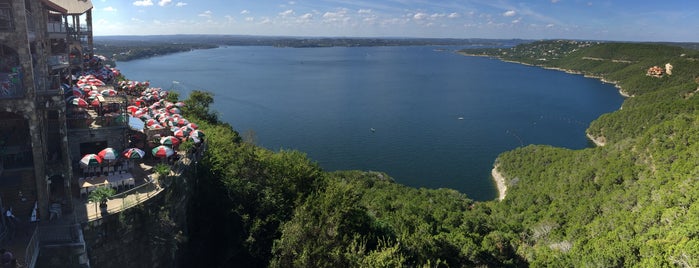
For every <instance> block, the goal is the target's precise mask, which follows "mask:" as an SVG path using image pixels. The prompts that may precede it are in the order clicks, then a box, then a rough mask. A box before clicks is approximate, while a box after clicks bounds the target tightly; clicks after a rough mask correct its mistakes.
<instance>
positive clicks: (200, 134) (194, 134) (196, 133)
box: [189, 129, 206, 138]
mask: <svg viewBox="0 0 699 268" xmlns="http://www.w3.org/2000/svg"><path fill="white" fill-rule="evenodd" d="M189 136H191V137H197V138H203V137H204V136H206V135H204V132H202V131H201V130H198V129H195V130H193V131H192V132H190V133H189Z"/></svg>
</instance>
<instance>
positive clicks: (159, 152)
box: [152, 145, 175, 158]
mask: <svg viewBox="0 0 699 268" xmlns="http://www.w3.org/2000/svg"><path fill="white" fill-rule="evenodd" d="M152 153H153V156H155V157H160V158H165V157H169V156H171V155H173V154H175V151H174V150H172V148H170V147H168V146H165V145H160V146H158V147H155V148H153V150H152Z"/></svg>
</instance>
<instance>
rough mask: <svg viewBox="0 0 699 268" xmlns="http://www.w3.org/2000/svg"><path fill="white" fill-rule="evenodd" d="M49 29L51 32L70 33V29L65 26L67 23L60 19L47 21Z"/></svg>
mask: <svg viewBox="0 0 699 268" xmlns="http://www.w3.org/2000/svg"><path fill="white" fill-rule="evenodd" d="M47 30H48V32H49V33H68V29H67V28H66V27H65V24H63V22H58V21H54V22H49V23H47Z"/></svg>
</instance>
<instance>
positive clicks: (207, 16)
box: [199, 10, 213, 18]
mask: <svg viewBox="0 0 699 268" xmlns="http://www.w3.org/2000/svg"><path fill="white" fill-rule="evenodd" d="M211 14H213V12H211V10H207V11H204V13H201V14H199V17H206V18H211Z"/></svg>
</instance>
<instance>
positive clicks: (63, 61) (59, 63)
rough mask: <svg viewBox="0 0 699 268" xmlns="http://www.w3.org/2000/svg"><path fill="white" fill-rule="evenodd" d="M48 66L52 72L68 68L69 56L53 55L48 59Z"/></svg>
mask: <svg viewBox="0 0 699 268" xmlns="http://www.w3.org/2000/svg"><path fill="white" fill-rule="evenodd" d="M48 65H49V68H51V70H56V69H61V68H66V67H68V66H69V65H70V62H69V57H68V54H58V55H51V56H49V58H48Z"/></svg>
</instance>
